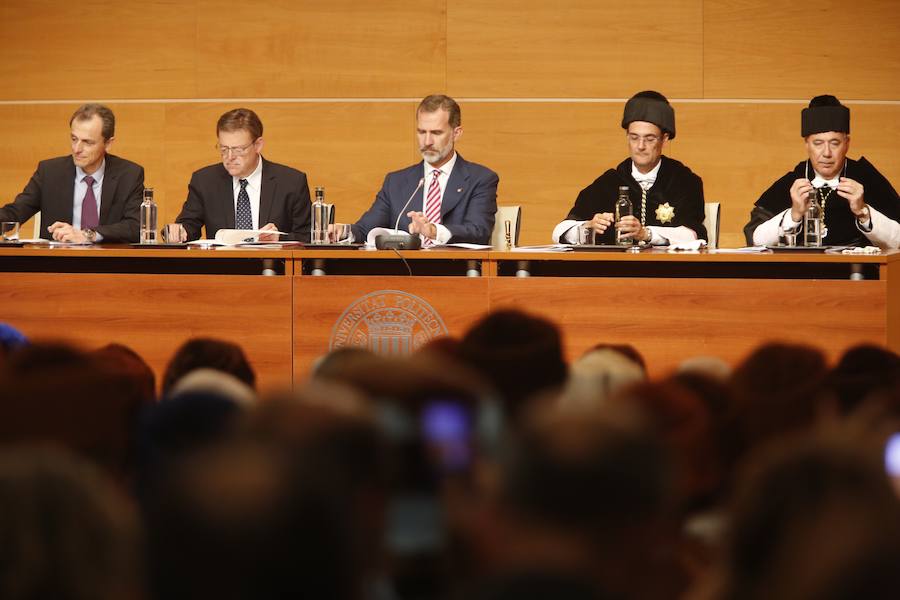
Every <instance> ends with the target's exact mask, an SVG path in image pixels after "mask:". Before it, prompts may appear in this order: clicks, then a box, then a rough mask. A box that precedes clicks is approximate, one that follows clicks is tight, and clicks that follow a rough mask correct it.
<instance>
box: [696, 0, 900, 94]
mask: <svg viewBox="0 0 900 600" xmlns="http://www.w3.org/2000/svg"><path fill="white" fill-rule="evenodd" d="M703 21H704V23H703V73H704V86H703V87H704V90H703V92H704V95H705V97H707V98H808V97H809V96H811V95H814V94H823V93H831V94H835V95H836V96H838V97H841V98H845V99H851V98H855V99H892V100H896V99H897V98H898V97H900V8H898V4H897V2H896V1H895V0H860V1H858V2H845V1H841V0H822V1H821V2H816V3H815V4H809V3H789V2H781V1H780V0H750V1H747V0H739V1H735V0H704V8H703Z"/></svg>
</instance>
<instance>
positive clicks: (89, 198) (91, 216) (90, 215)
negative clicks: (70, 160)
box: [81, 175, 100, 229]
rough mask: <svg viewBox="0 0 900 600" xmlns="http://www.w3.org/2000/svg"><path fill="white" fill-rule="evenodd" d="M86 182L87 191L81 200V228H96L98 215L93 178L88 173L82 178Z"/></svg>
mask: <svg viewBox="0 0 900 600" xmlns="http://www.w3.org/2000/svg"><path fill="white" fill-rule="evenodd" d="M82 181H84V183H86V184H87V192H85V194H84V200H82V202H81V228H82V229H97V225H99V224H100V215H99V212H98V211H97V198H96V196H94V178H93V177H91V176H90V175H87V176H85V178H84V179H82Z"/></svg>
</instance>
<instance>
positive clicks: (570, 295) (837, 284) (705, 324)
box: [490, 277, 887, 376]
mask: <svg viewBox="0 0 900 600" xmlns="http://www.w3.org/2000/svg"><path fill="white" fill-rule="evenodd" d="M857 283H858V284H859V285H856V284H857ZM490 284H491V308H492V309H496V308H501V307H504V308H509V307H515V308H519V309H523V310H526V311H529V312H532V313H535V314H538V315H542V316H545V317H547V318H549V319H552V320H553V321H555V322H556V323H559V324H560V327H561V328H562V332H563V342H564V347H565V350H566V354H567V357H568V359H570V360H574V359H575V358H577V357H578V356H580V355H581V354H583V353H584V352H585V351H586V350H587V349H589V348H590V347H592V346H593V345H595V344H598V343H610V344H633V345H634V346H635V347H636V348H637V349H638V350H639V351H640V352H641V354H643V355H644V358H646V360H647V364H648V366H649V369H650V372H651V375H654V376H659V375H663V374H665V373H666V372H668V371H671V370H673V369H675V368H676V367H677V366H678V365H679V364H680V363H681V362H682V361H683V360H685V359H687V358H691V357H694V356H717V357H719V358H721V359H723V360H725V361H727V362H729V363H731V364H737V363H738V362H739V361H740V360H742V359H743V358H744V357H745V356H746V355H747V354H748V353H749V352H750V351H751V350H752V349H754V348H756V347H757V346H758V345H759V344H761V343H763V342H764V341H766V340H784V341H790V342H794V343H806V342H808V340H809V339H816V340H828V344H827V347H824V348H823V350H824V351H825V352H827V353H828V356H829V359H831V360H832V361H834V360H836V359H837V358H839V357H840V355H841V354H842V353H843V351H844V350H846V349H847V348H849V347H851V346H854V345H856V344H861V343H873V344H885V343H886V342H887V338H886V335H885V327H884V324H885V313H886V311H887V304H886V303H887V295H886V291H887V283H886V282H884V281H867V282H848V281H797V280H783V279H782V280H778V279H766V280H758V279H757V280H753V279H719V280H700V279H663V278H655V279H654V278H648V279H642V278H627V279H621V278H596V279H583V278H553V277H532V278H527V279H518V278H496V279H492V280H491V281H490ZM860 297H865V298H866V306H867V307H868V309H867V312H866V315H864V316H861V318H860V320H859V322H858V323H856V325H858V326H854V327H853V328H852V329H843V330H841V329H839V328H837V327H835V323H841V322H844V321H845V315H846V314H847V313H848V311H853V310H855V308H856V307H858V306H859V302H860ZM586 299H589V309H587V310H586V306H588V304H586ZM748 315H752V318H743V317H746V316H748ZM784 323H798V324H800V323H802V325H798V326H797V327H793V328H792V327H784ZM650 332H652V333H650Z"/></svg>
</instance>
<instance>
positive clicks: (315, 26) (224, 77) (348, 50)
mask: <svg viewBox="0 0 900 600" xmlns="http://www.w3.org/2000/svg"><path fill="white" fill-rule="evenodd" d="M445 1H446V0H417V1H415V2H410V1H409V0H381V1H379V2H355V1H353V0H304V1H302V2H295V1H293V0H272V1H269V2H266V3H264V5H261V4H259V3H252V2H245V1H242V0H224V1H222V0H198V2H197V15H198V27H197V40H198V45H197V47H198V54H197V65H198V68H197V87H198V93H199V96H200V97H201V98H219V97H225V98H227V97H233V98H247V97H253V98H257V97H383V96H393V97H398V96H399V97H405V96H424V95H426V94H429V93H431V92H434V91H439V90H442V89H443V88H444V85H445V64H446V51H445V45H446V36H445V20H446V8H445Z"/></svg>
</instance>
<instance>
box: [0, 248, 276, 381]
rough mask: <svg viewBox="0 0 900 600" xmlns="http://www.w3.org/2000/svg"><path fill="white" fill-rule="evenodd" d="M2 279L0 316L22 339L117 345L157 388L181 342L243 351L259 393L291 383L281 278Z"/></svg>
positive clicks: (18, 276) (15, 276)
mask: <svg viewBox="0 0 900 600" xmlns="http://www.w3.org/2000/svg"><path fill="white" fill-rule="evenodd" d="M136 263H137V261H136ZM138 265H139V263H138V264H136V265H135V266H136V268H139V266H138ZM3 280H4V285H3V286H2V287H0V315H3V317H2V319H3V321H4V322H6V323H9V324H11V325H13V326H14V327H16V328H18V329H20V330H21V331H22V332H23V333H25V335H27V336H28V337H29V338H32V339H65V340H70V341H72V342H74V343H77V344H79V345H81V346H83V347H84V348H86V349H94V348H98V347H100V346H103V345H106V344H108V343H112V342H118V343H121V344H125V345H126V346H130V347H131V348H133V349H134V350H135V351H136V352H138V354H140V355H141V356H142V357H144V359H145V360H146V361H147V362H148V363H149V364H150V366H151V367H152V368H153V370H154V371H155V373H156V376H157V381H159V379H160V378H161V377H162V374H163V372H164V370H165V367H166V364H167V363H168V361H169V359H170V358H171V356H172V354H173V353H174V352H175V350H176V349H177V348H178V346H180V345H181V344H182V343H183V342H184V341H186V340H187V339H189V338H192V337H197V336H204V337H216V338H221V339H225V340H228V341H232V342H235V343H238V344H240V345H241V346H242V347H243V348H244V351H245V352H246V354H247V358H248V359H249V361H250V363H251V364H252V365H253V367H254V369H255V370H256V375H257V382H258V384H259V388H260V389H261V390H267V389H274V388H279V387H283V386H289V385H290V383H291V333H292V329H291V282H290V278H288V277H241V276H227V275H203V276H182V275H166V276H158V275H90V274H53V275H48V274H42V273H34V274H32V273H5V274H4V275H3ZM236 310H239V311H240V312H239V313H237V314H236V312H235V311H236Z"/></svg>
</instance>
